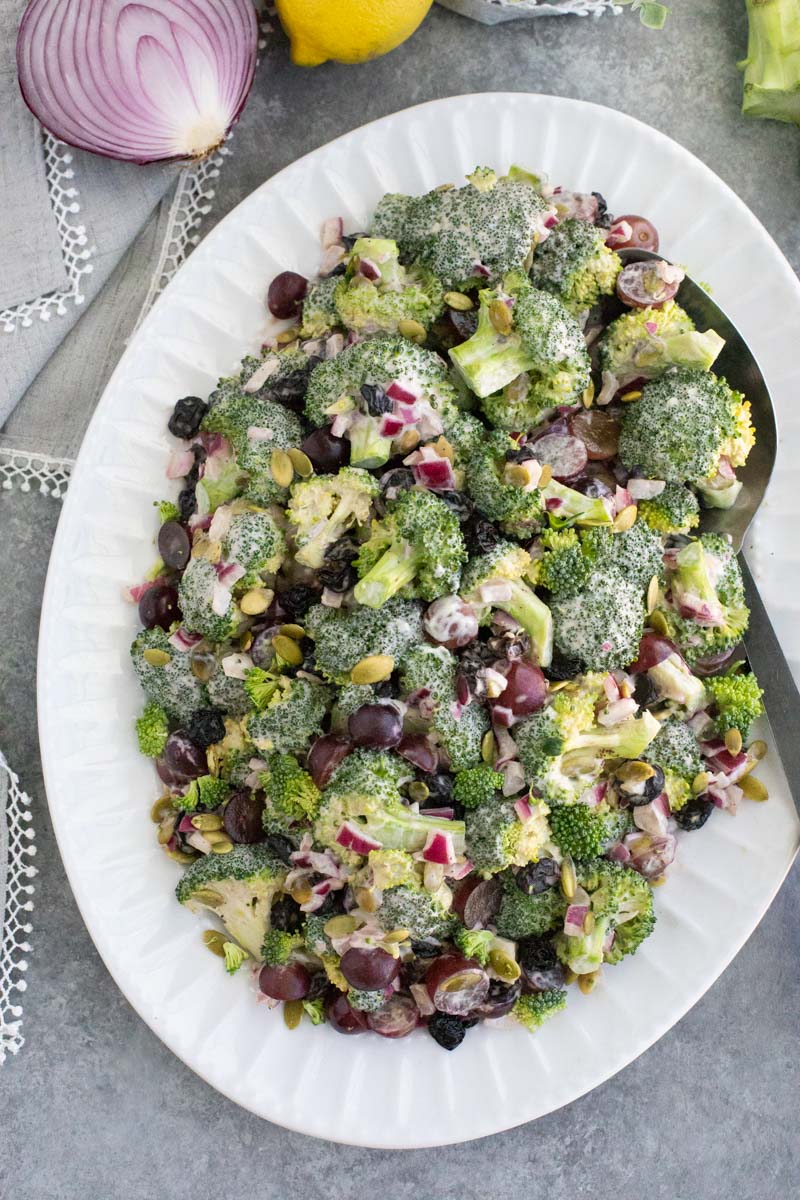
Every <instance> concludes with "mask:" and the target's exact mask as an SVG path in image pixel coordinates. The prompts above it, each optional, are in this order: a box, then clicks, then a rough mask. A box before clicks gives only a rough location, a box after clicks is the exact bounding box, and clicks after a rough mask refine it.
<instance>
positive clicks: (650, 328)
mask: <svg viewBox="0 0 800 1200" xmlns="http://www.w3.org/2000/svg"><path fill="white" fill-rule="evenodd" d="M644 327H645V329H646V330H647V332H648V333H650V334H652V335H653V337H655V335H656V334H657V333H658V325H657V324H656V322H655V321H645V323H644Z"/></svg>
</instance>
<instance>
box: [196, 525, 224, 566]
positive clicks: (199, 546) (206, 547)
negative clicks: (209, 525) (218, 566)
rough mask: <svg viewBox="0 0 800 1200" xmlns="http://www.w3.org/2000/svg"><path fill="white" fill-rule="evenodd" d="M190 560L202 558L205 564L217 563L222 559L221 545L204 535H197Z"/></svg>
mask: <svg viewBox="0 0 800 1200" xmlns="http://www.w3.org/2000/svg"><path fill="white" fill-rule="evenodd" d="M192 558H204V559H205V560H206V561H207V562H210V563H218V562H219V560H220V559H221V558H222V543H221V542H217V541H214V540H213V539H212V538H210V537H208V536H207V534H205V533H202V532H201V533H198V534H196V535H195V540H194V545H193V546H192Z"/></svg>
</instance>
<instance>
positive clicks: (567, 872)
mask: <svg viewBox="0 0 800 1200" xmlns="http://www.w3.org/2000/svg"><path fill="white" fill-rule="evenodd" d="M577 885H578V881H577V879H576V878H575V867H574V866H573V863H572V859H570V858H565V859H564V861H563V862H562V864H561V890H562V892H563V893H564V895H565V896H566V898H567V900H571V899H572V898H573V896H574V895H575V888H576V887H577Z"/></svg>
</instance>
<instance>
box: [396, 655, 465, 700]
mask: <svg viewBox="0 0 800 1200" xmlns="http://www.w3.org/2000/svg"><path fill="white" fill-rule="evenodd" d="M455 686H456V658H455V655H454V654H452V653H451V651H450V650H448V649H447V648H446V647H445V646H431V645H429V644H428V643H427V642H421V643H420V644H419V645H417V646H412V647H411V649H410V650H409V651H408V654H407V655H406V657H405V659H404V661H403V669H402V672H401V674H400V689H401V694H402V695H403V696H406V697H410V696H414V697H415V698H416V699H418V700H422V699H424V706H425V708H427V709H428V711H430V712H434V711H435V710H436V709H438V708H440V707H441V706H442V705H446V706H449V705H450V704H451V703H452V701H453V700H454V699H455Z"/></svg>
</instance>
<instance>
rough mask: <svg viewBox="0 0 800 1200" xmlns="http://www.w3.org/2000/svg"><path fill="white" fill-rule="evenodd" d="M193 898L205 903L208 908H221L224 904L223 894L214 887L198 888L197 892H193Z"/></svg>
mask: <svg viewBox="0 0 800 1200" xmlns="http://www.w3.org/2000/svg"><path fill="white" fill-rule="evenodd" d="M192 900H196V901H197V903H198V904H204V905H205V906H206V908H219V906H220V904H222V896H220V894H219V892H215V891H214V889H213V888H198V890H197V891H196V892H192Z"/></svg>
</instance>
